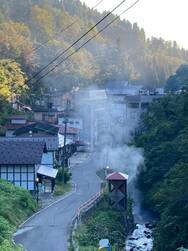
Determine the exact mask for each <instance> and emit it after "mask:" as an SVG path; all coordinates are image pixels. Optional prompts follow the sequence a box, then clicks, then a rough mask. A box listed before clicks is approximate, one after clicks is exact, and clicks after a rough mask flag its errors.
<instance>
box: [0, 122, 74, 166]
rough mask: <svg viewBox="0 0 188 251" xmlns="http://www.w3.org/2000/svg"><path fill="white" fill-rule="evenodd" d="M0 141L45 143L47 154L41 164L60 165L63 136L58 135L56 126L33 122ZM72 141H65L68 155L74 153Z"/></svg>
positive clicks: (68, 139) (58, 130)
mask: <svg viewBox="0 0 188 251" xmlns="http://www.w3.org/2000/svg"><path fill="white" fill-rule="evenodd" d="M1 140H6V141H9V140H12V141H30V142H41V141H42V142H45V143H46V148H47V154H46V155H44V156H43V164H45V165H48V166H51V167H55V166H57V165H61V164H62V160H63V153H64V135H62V134H61V133H60V129H59V127H58V126H56V125H52V124H49V123H45V122H33V123H31V124H27V125H22V126H21V127H19V128H18V129H16V130H15V131H14V132H13V134H12V137H5V138H3V137H0V141H1ZM72 144H73V140H72V139H70V138H67V139H66V150H69V155H70V154H72V152H73V151H75V148H72V147H71V146H72Z"/></svg>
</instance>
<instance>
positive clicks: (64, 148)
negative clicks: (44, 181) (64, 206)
mask: <svg viewBox="0 0 188 251" xmlns="http://www.w3.org/2000/svg"><path fill="white" fill-rule="evenodd" d="M68 108H69V101H68V99H67V101H66V108H65V113H64V124H65V127H64V143H63V166H62V182H63V184H64V183H65V177H64V174H65V167H67V165H66V164H67V149H66V140H67V124H68V111H69V109H68Z"/></svg>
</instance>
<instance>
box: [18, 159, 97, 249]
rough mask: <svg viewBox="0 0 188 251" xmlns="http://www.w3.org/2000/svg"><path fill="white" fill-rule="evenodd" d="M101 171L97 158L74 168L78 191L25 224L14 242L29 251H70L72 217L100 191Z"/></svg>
mask: <svg viewBox="0 0 188 251" xmlns="http://www.w3.org/2000/svg"><path fill="white" fill-rule="evenodd" d="M97 168H98V166H97V154H93V155H92V156H91V158H89V159H87V160H85V161H84V162H83V163H82V164H78V165H75V166H73V167H72V168H71V172H72V175H73V176H72V180H73V182H74V183H75V184H76V189H75V191H73V192H72V193H71V194H70V195H69V196H65V198H63V199H62V200H61V201H59V202H57V203H55V204H53V205H52V206H50V207H48V208H47V209H45V210H42V211H41V212H40V213H39V214H37V215H35V216H34V217H32V218H31V219H29V220H28V221H27V222H26V223H24V224H23V225H22V226H21V228H20V229H18V231H17V232H16V233H15V235H14V241H15V242H16V243H19V244H22V245H23V246H24V248H25V249H26V250H27V251H67V250H68V243H67V242H68V237H69V230H70V225H71V220H72V217H73V216H74V214H75V212H76V210H77V209H78V208H79V207H80V206H81V205H82V204H83V203H84V202H86V201H87V200H88V199H90V197H91V196H93V195H95V194H96V193H97V192H99V191H100V180H99V178H98V177H97V176H96V170H97Z"/></svg>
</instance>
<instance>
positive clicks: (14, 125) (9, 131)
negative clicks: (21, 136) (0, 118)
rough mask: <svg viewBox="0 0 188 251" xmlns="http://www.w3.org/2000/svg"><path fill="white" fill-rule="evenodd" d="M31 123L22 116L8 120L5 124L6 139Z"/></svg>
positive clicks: (14, 116) (15, 116)
mask: <svg viewBox="0 0 188 251" xmlns="http://www.w3.org/2000/svg"><path fill="white" fill-rule="evenodd" d="M32 123H33V122H31V121H28V120H27V119H26V117H25V116H24V115H13V116H11V117H9V118H8V121H7V123H6V125H5V126H4V127H5V130H6V137H13V134H14V132H15V131H16V130H17V129H19V128H21V127H23V126H26V125H29V124H32Z"/></svg>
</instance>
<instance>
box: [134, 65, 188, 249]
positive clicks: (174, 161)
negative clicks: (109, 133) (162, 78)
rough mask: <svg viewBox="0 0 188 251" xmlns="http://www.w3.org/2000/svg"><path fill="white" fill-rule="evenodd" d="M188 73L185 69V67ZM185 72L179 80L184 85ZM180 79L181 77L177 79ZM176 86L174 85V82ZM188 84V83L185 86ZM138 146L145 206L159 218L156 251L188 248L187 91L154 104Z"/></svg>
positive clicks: (145, 116) (143, 120) (139, 178)
mask: <svg viewBox="0 0 188 251" xmlns="http://www.w3.org/2000/svg"><path fill="white" fill-rule="evenodd" d="M183 69H185V67H183ZM184 73H185V72H184V71H183V70H182V67H180V69H179V71H177V73H176V74H175V75H174V76H172V77H170V78H169V80H168V81H167V84H168V82H169V81H171V80H172V79H173V81H174V78H176V79H177V80H176V86H178V84H180V86H181V85H182V82H181V81H180V80H182V79H183V77H184V76H185V75H184ZM177 76H178V77H177ZM174 82H175V81H174ZM185 83H186V82H185ZM136 144H137V146H139V147H142V148H144V153H145V165H144V166H143V167H142V168H141V172H140V174H139V177H138V186H139V188H140V189H141V190H142V191H143V194H144V203H145V204H146V206H147V207H149V208H150V209H151V210H153V211H154V212H155V213H156V215H158V217H159V223H158V224H157V228H156V231H155V238H154V250H155V251H172V250H177V248H179V247H181V246H183V247H185V248H186V247H188V214H187V212H188V189H187V184H188V164H187V163H188V89H187V87H185V88H184V90H183V91H182V92H181V93H179V94H176V95H172V94H169V95H167V96H165V97H164V98H161V99H159V100H156V101H155V102H153V103H152V104H151V105H150V107H149V110H148V112H147V113H146V114H144V115H143V118H142V121H141V124H140V128H139V132H138V133H137V136H136Z"/></svg>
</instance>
